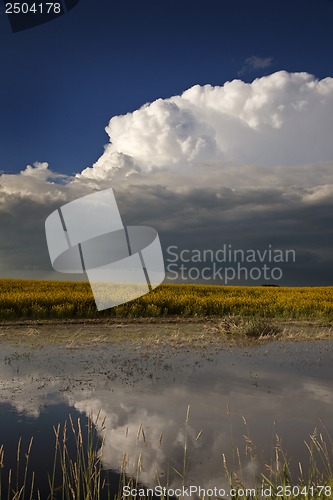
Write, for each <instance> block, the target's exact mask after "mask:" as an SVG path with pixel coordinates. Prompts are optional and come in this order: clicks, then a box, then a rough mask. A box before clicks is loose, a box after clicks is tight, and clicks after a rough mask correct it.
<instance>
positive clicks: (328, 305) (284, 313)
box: [0, 280, 333, 320]
mask: <svg viewBox="0 0 333 500" xmlns="http://www.w3.org/2000/svg"><path fill="white" fill-rule="evenodd" d="M229 314H235V315H236V314H239V315H244V316H261V317H279V318H297V319H311V318H322V319H328V320H332V319H333V287H313V288H310V287H306V288H292V287H290V288H287V287H260V286H258V287H242V286H207V285H161V286H159V287H158V288H157V289H155V290H154V291H153V292H152V293H150V294H148V295H145V296H143V297H140V298H139V299H136V300H133V301H131V302H129V303H127V304H123V305H120V306H117V307H114V308H112V309H108V310H106V311H102V312H98V311H97V309H96V306H95V303H94V298H93V295H92V292H91V289H90V286H89V284H88V283H73V282H63V281H25V280H21V281H16V280H0V319H14V318H34V319H43V318H64V319H66V318H68V319H70V318H98V317H105V316H117V317H140V316H147V317H148V316H155V317H156V316H168V315H179V316H224V315H229Z"/></svg>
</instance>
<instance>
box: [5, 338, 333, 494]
mask: <svg viewBox="0 0 333 500" xmlns="http://www.w3.org/2000/svg"><path fill="white" fill-rule="evenodd" d="M2 347H3V348H2V354H1V365H0V366H1V367H0V398H1V399H0V418H1V427H0V443H1V444H3V445H4V449H5V452H6V453H9V455H11V456H12V458H11V460H12V461H15V459H16V458H15V450H16V448H17V441H18V439H19V437H22V446H23V447H26V446H27V444H28V442H29V440H30V437H31V436H33V437H34V442H33V449H34V455H33V456H34V458H33V460H34V461H33V463H32V464H31V467H32V468H34V470H35V471H36V474H37V471H38V474H41V472H42V471H43V470H44V469H45V468H48V467H51V462H52V460H53V450H54V432H53V429H52V427H53V426H56V425H57V424H58V423H63V422H64V421H65V420H66V419H68V415H69V414H71V415H72V417H73V419H74V420H75V419H77V418H78V417H79V418H80V419H81V421H82V423H83V426H86V424H87V418H88V416H91V417H92V418H93V420H94V421H95V423H96V429H97V431H98V437H99V438H100V439H101V440H102V439H103V438H105V447H104V452H103V467H104V468H105V469H112V470H113V471H119V469H120V468H121V465H122V464H124V458H125V461H126V464H127V468H126V470H127V471H128V473H130V474H136V472H137V471H138V461H140V464H141V470H140V475H139V476H140V480H141V481H142V482H143V483H144V484H145V485H147V486H153V485H154V484H155V483H156V476H158V477H159V479H160V481H161V482H162V483H166V482H168V484H169V485H173V486H175V485H177V484H179V482H182V481H181V480H180V477H179V475H177V474H176V473H175V469H176V470H177V471H179V472H180V473H181V474H182V473H183V469H184V443H185V442H186V443H187V451H186V453H187V456H186V460H185V461H186V476H185V483H187V484H195V485H200V486H202V487H206V488H208V487H225V486H226V484H227V481H226V478H225V474H224V463H223V453H224V454H226V456H227V460H228V464H229V467H230V469H232V470H234V471H237V472H238V473H239V474H241V475H242V477H244V478H245V479H248V480H251V478H253V477H254V476H255V475H258V474H260V473H261V472H266V468H265V464H269V463H271V462H272V461H273V460H274V457H275V445H276V439H277V438H276V436H279V445H281V446H282V448H283V450H284V452H285V453H286V454H287V456H288V457H289V458H290V466H291V469H292V470H294V471H296V470H297V468H298V462H303V463H304V464H307V463H308V452H307V449H306V446H305V445H304V440H308V439H309V437H310V434H311V433H312V432H313V431H314V428H315V427H317V428H318V429H320V431H321V432H323V433H324V434H325V432H326V430H327V432H329V433H331V435H333V420H332V402H333V384H332V382H333V343H332V342H331V341H317V342H310V341H308V342H298V343H297V342H287V343H282V342H273V343H270V344H264V345H261V346H258V347H243V348H239V347H228V348H225V349H223V350H217V349H212V348H207V349H191V348H189V347H187V348H182V349H173V348H172V347H171V346H169V347H167V346H164V347H163V348H157V347H150V348H147V347H146V346H144V345H140V346H136V347H128V346H127V347H126V346H122V345H121V344H118V345H110V344H104V345H102V346H94V347H93V348H89V347H80V348H77V349H69V348H67V349H66V348H64V347H63V346H56V345H53V346H52V345H50V346H39V347H36V348H31V349H30V350H29V349H28V348H27V346H11V345H7V344H6V345H3V346H2ZM188 407H189V408H190V409H189V414H188V416H189V418H188V422H187V423H186V422H185V420H186V415H187V412H188ZM244 436H245V437H244ZM237 447H238V448H239V450H240V454H239V456H240V459H241V465H240V463H239V458H238V457H237V453H236V450H237ZM246 451H247V453H245V452H246ZM116 477H117V476H116V475H115V476H114V478H115V479H116ZM41 481H42V480H41ZM46 486H47V485H45V484H43V487H46Z"/></svg>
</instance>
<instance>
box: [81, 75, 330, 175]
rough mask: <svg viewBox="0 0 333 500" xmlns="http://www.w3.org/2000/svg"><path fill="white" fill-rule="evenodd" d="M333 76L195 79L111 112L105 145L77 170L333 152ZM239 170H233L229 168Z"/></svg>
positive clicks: (323, 157)
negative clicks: (177, 91) (169, 93)
mask: <svg viewBox="0 0 333 500" xmlns="http://www.w3.org/2000/svg"><path fill="white" fill-rule="evenodd" d="M332 109H333V78H325V79H323V80H317V79H316V78H315V77H314V76H312V75H310V74H308V73H287V72H286V71H279V72H277V73H274V74H272V75H269V76H265V77H262V78H258V79H256V80H254V81H253V82H252V83H245V82H243V81H241V80H234V81H231V82H226V83H225V84H224V85H223V86H215V87H214V86H211V85H205V86H200V85H195V86H194V87H192V88H190V89H188V90H186V91H185V92H184V93H183V94H182V95H180V96H173V97H170V98H169V99H158V100H156V101H154V102H152V103H150V104H146V105H144V106H143V107H141V108H140V109H138V110H136V111H134V112H133V113H128V114H126V115H122V116H115V117H113V118H111V120H110V122H109V124H108V126H107V127H106V132H107V133H108V135H109V138H110V144H108V145H107V146H106V150H105V153H104V154H103V155H102V157H101V158H100V159H99V160H98V162H96V163H95V165H93V167H91V168H87V169H85V170H84V171H83V172H82V176H83V177H88V178H96V179H101V178H105V179H106V178H111V177H112V176H113V175H114V174H115V172H117V171H118V173H119V168H122V167H124V168H123V173H124V174H125V173H127V174H129V173H132V172H136V171H151V170H154V169H156V168H159V169H161V168H165V169H170V168H172V167H176V168H177V170H179V169H185V168H186V167H187V166H192V165H203V166H205V165H217V166H225V165H229V166H230V168H233V166H234V165H240V164H255V165H257V166H258V165H264V166H275V165H301V164H305V163H306V164H309V163H312V162H317V163H318V162H323V161H329V160H332V158H333V141H332V140H331V131H332V128H333V113H332ZM234 171H235V175H236V176H237V173H236V169H234Z"/></svg>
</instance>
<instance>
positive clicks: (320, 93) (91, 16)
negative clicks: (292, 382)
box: [0, 0, 333, 285]
mask: <svg viewBox="0 0 333 500" xmlns="http://www.w3.org/2000/svg"><path fill="white" fill-rule="evenodd" d="M332 21H333V1H331V0H292V1H290V0H289V1H284V0H282V1H279V2H267V1H261V0H254V1H253V2H251V3H250V2H247V1H245V0H232V1H229V0H219V1H215V0H214V1H212V0H208V1H206V2H205V3H203V2H193V1H191V2H189V1H187V0H182V1H181V2H175V1H168V2H156V0H155V1H154V2H152V1H145V2H141V3H140V2H134V1H127V2H110V1H109V0H99V1H97V2H92V1H89V0H80V1H79V2H78V3H77V5H76V6H75V7H74V8H73V9H71V10H70V11H68V12H67V13H66V14H65V15H63V16H61V17H59V18H58V19H55V20H52V21H50V22H48V23H45V24H41V25H40V26H36V27H34V28H30V29H26V30H23V31H19V32H15V33H13V32H12V31H11V27H10V24H9V21H8V19H7V16H6V15H5V13H4V9H3V8H2V10H1V11H0V68H1V78H0V91H1V96H2V99H1V101H0V172H2V176H1V177H0V277H4V276H8V277H53V278H56V273H53V272H52V267H51V264H50V261H49V258H48V253H47V247H46V243H45V231H44V221H45V219H46V217H47V216H48V215H49V214H50V213H51V212H52V211H53V210H55V209H57V208H58V207H59V206H61V205H63V204H64V203H66V202H67V201H70V200H72V199H75V198H78V197H80V196H82V195H84V194H89V193H91V192H94V191H96V190H99V189H105V188H108V187H112V188H113V189H114V192H115V195H116V199H117V201H118V206H119V209H120V213H121V215H122V217H123V221H124V222H125V223H126V224H129V225H134V224H139V225H149V226H152V227H154V228H155V229H156V230H157V231H158V233H159V235H160V239H161V243H162V249H163V252H164V255H165V257H166V258H167V257H168V251H167V249H168V248H169V247H170V246H173V247H177V249H178V250H179V251H178V250H177V252H178V253H179V252H180V250H181V249H189V250H193V249H205V248H206V249H214V250H218V249H221V248H223V245H231V247H232V248H237V249H243V250H244V251H246V250H248V249H252V250H255V251H257V250H258V251H264V250H265V249H268V248H273V249H280V250H281V251H283V250H286V249H293V250H294V251H295V254H296V259H295V262H282V263H281V265H280V263H279V265H278V267H279V268H281V269H282V271H283V276H282V277H281V279H279V280H277V281H276V280H274V279H273V280H272V279H268V280H266V279H263V276H262V275H261V276H260V279H259V280H252V281H251V280H247V279H245V272H244V273H243V276H241V277H240V279H237V280H236V281H235V282H234V283H232V284H262V283H263V282H264V281H265V282H266V281H267V282H269V283H272V282H274V283H275V282H277V283H279V284H285V285H332V278H333V271H332V264H333V257H332V242H333V233H332V224H331V218H332V213H333V212H332V193H333V179H332V167H333V141H332V125H333V118H332V115H333V113H332V111H333V59H332V49H333V32H332V29H331V26H332ZM178 264H179V262H178ZM178 264H177V265H178ZM269 264H272V263H269ZM186 265H187V267H189V263H187V264H186ZM202 265H203V264H202V263H199V264H196V266H197V267H200V266H201V267H202ZM209 265H211V264H209ZM219 265H220V264H219ZM233 265H234V264H233ZM274 265H275V264H274ZM252 267H253V266H252ZM273 267H274V266H273ZM199 274H200V277H199V278H198V279H195V280H194V281H201V282H205V279H204V278H203V276H202V274H201V273H199ZM168 276H169V278H170V273H169V274H168ZM58 277H59V276H58ZM61 277H62V278H63V275H61ZM177 279H178V278H177ZM208 281H209V282H212V281H213V282H216V283H217V284H223V283H221V280H220V278H219V275H218V274H217V280H215V281H214V280H208Z"/></svg>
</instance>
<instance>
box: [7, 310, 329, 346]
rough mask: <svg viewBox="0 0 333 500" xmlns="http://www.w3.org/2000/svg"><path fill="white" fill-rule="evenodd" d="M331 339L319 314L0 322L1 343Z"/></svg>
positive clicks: (205, 343)
mask: <svg viewBox="0 0 333 500" xmlns="http://www.w3.org/2000/svg"><path fill="white" fill-rule="evenodd" d="M327 339H333V325H332V322H330V321H323V320H320V319H314V320H296V319H282V318H260V317H258V318H247V317H242V316H226V317H223V318H221V317H181V316H171V317H162V318H161V317H159V318H156V317H151V318H147V317H144V318H112V317H111V318H110V317H109V318H99V319H78V318H77V319H42V320H33V319H16V320H4V321H2V322H1V323H0V343H1V344H2V343H5V342H6V343H7V342H8V343H14V344H27V343H28V344H39V345H41V344H58V343H60V344H62V343H64V344H66V345H71V346H77V347H79V346H80V345H87V344H97V343H98V344H105V343H122V342H124V343H128V342H130V343H134V344H138V343H139V344H146V345H147V344H149V345H152V346H155V347H158V346H160V347H162V346H163V345H171V346H173V347H177V348H181V347H182V346H185V347H188V346H191V347H205V346H209V345H212V346H214V347H220V348H223V347H224V346H228V345H230V344H236V345H244V344H257V343H262V342H267V341H280V342H281V341H282V342H288V341H309V340H327Z"/></svg>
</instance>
